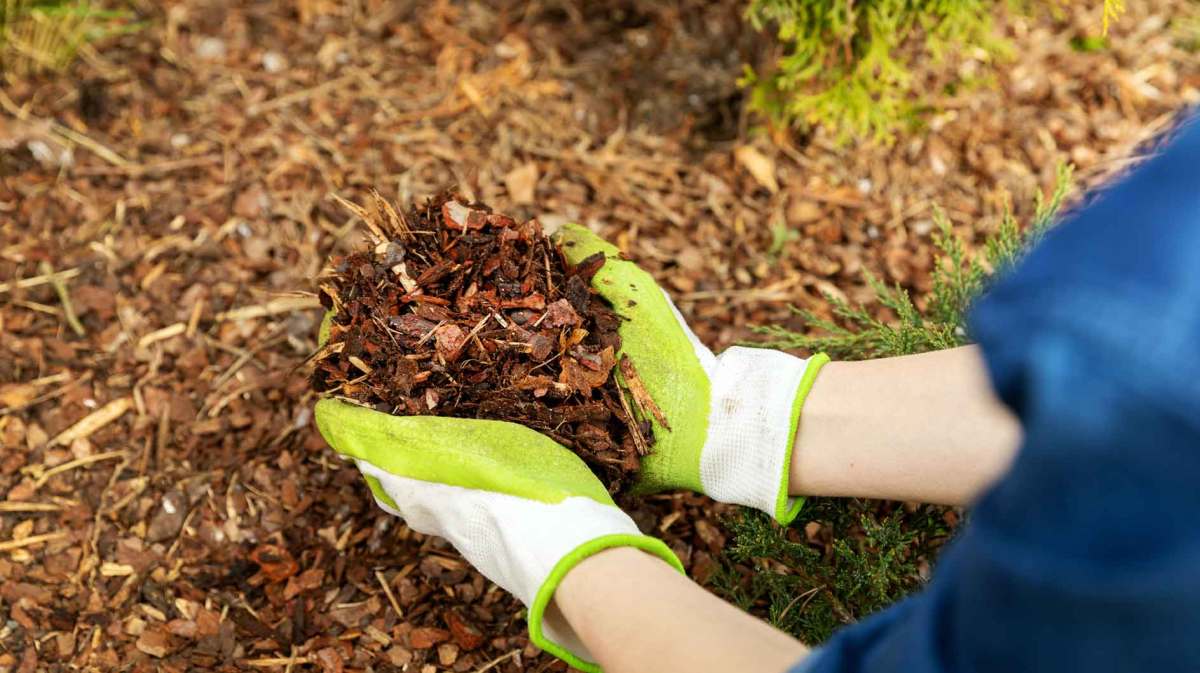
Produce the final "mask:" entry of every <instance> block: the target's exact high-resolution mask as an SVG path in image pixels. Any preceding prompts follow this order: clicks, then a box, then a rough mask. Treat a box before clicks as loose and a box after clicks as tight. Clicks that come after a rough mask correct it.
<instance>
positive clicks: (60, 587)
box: [0, 0, 1200, 673]
mask: <svg viewBox="0 0 1200 673" xmlns="http://www.w3.org/2000/svg"><path fill="white" fill-rule="evenodd" d="M1101 4H1102V3H1099V2H1094V3H1071V5H1070V7H1069V8H1066V9H1064V11H1063V12H1062V14H1061V17H1062V18H1055V17H1050V16H1048V15H1043V16H1041V17H1040V18H1039V19H1037V20H1026V19H1014V20H1012V21H1011V22H1009V24H1008V25H1007V27H1006V28H1005V30H1006V31H1007V35H1008V37H1009V38H1010V39H1012V40H1013V41H1014V43H1015V44H1016V47H1017V48H1016V49H1014V60H1013V61H1012V62H1009V63H1005V64H1001V65H1000V66H999V67H998V68H997V69H996V70H995V71H994V73H995V81H994V82H992V83H991V84H988V85H981V86H977V87H958V88H957V89H954V91H956V93H953V94H947V95H946V96H936V100H933V101H931V102H932V103H933V104H934V107H935V110H934V111H933V112H931V113H930V114H929V115H927V116H924V117H923V119H924V120H925V121H926V122H927V123H928V128H927V129H924V130H921V131H920V132H916V133H912V134H906V135H905V136H903V137H901V138H900V139H899V140H898V142H897V143H896V144H895V145H894V146H892V147H880V146H871V145H866V146H854V147H837V146H836V145H834V144H833V143H831V142H830V141H829V139H828V138H827V137H825V136H824V135H823V134H822V133H821V132H817V133H816V134H814V135H812V136H811V137H810V138H808V139H807V140H805V141H797V142H796V143H795V144H793V145H791V146H788V145H784V146H776V145H773V144H772V143H771V142H769V141H768V139H766V138H764V137H763V136H762V135H757V134H753V133H750V132H749V129H750V126H751V125H752V124H753V123H754V122H753V120H752V119H751V118H750V117H748V116H746V115H745V113H744V111H743V108H742V101H741V93H740V91H739V89H738V88H737V86H736V80H737V77H738V76H739V74H740V72H741V69H740V63H742V62H745V61H751V60H753V59H754V57H755V51H756V49H760V48H761V49H767V48H769V45H768V44H767V43H766V41H765V40H764V39H763V38H762V37H760V36H759V35H757V34H756V33H754V32H753V31H751V30H749V29H748V28H747V27H746V26H745V23H744V22H743V21H741V18H740V17H741V13H742V12H743V11H744V7H745V3H744V1H742V0H738V1H737V2H733V1H730V2H724V3H714V2H707V1H701V0H670V1H667V0H663V1H661V2H650V1H648V0H636V1H627V0H620V1H616V2H596V3H590V2H589V3H562V2H542V1H539V0H533V1H531V2H527V3H521V5H520V7H519V8H514V5H513V3H505V2H472V3H450V2H432V3H403V2H376V1H375V0H369V1H368V2H365V3H337V2H315V1H305V2H295V3H242V2H230V1H219V2H208V1H206V2H199V1H196V0H179V1H176V2H170V3H152V2H145V1H144V0H138V1H137V2H134V3H131V5H132V6H134V7H136V8H137V11H138V12H140V13H141V14H142V16H141V17H139V18H143V19H145V23H144V27H142V28H141V29H140V30H138V31H136V32H133V33H130V34H125V35H120V36H117V37H115V38H113V39H112V40H109V41H106V42H105V43H104V44H101V45H98V46H97V48H96V49H95V50H85V52H84V53H83V55H82V57H81V59H80V60H79V61H78V62H77V63H76V64H75V65H74V66H73V67H72V68H71V70H70V71H68V72H67V73H64V74H61V75H47V76H42V77H38V78H7V79H6V80H5V81H4V83H3V86H0V333H2V334H3V336H4V338H3V339H0V447H2V449H0V670H14V671H19V672H20V673H34V672H35V671H40V670H46V671H65V670H118V669H119V670H125V671H138V672H140V671H153V670H160V671H180V672H182V671H186V670H212V671H249V670H254V671H271V672H274V673H282V672H283V671H285V670H288V668H289V666H290V667H291V670H292V671H301V670H307V671H315V670H320V671H323V672H324V671H328V672H329V673H341V672H343V671H364V670H367V669H368V668H370V669H372V670H374V671H377V672H380V673H391V672H392V671H402V670H406V671H409V672H413V673H415V672H419V673H430V672H431V671H455V672H457V673H474V672H475V671H477V670H479V669H481V668H483V667H485V666H488V665H492V668H490V669H489V670H490V671H496V672H497V673H518V672H522V671H528V672H530V673H542V672H543V671H562V670H564V667H563V666H562V665H561V664H559V663H557V662H555V661H554V660H553V659H552V658H551V657H548V656H546V655H544V654H542V653H540V652H539V651H538V650H537V648H535V647H533V646H532V645H530V643H529V641H528V638H527V636H526V634H525V622H524V619H523V617H522V614H523V613H522V609H521V606H520V605H519V604H518V603H517V602H516V601H514V600H513V599H512V598H511V597H509V596H507V595H506V594H505V593H504V592H503V591H501V590H499V589H498V588H497V587H495V586H494V585H492V584H491V583H489V582H487V581H485V580H484V579H483V578H482V577H481V576H479V574H478V573H476V572H475V571H473V570H472V569H471V568H470V567H469V566H468V565H467V564H466V563H465V562H464V561H463V560H462V559H461V558H459V557H458V556H457V555H456V554H455V553H454V551H453V550H452V549H450V548H449V547H448V546H447V545H446V543H445V542H444V541H442V540H439V539H435V538H428V537H426V536H423V535H420V534H417V533H414V532H412V531H411V530H409V529H408V528H407V527H406V526H405V525H404V524H403V522H402V521H400V520H398V519H397V518H396V517H393V516H391V515H388V514H387V513H386V512H382V511H381V510H379V508H378V507H376V506H375V504H374V503H373V502H372V501H371V499H370V495H369V493H368V491H367V489H366V488H365V487H364V486H363V484H362V479H361V477H360V476H359V475H358V473H357V470H355V469H354V467H353V465H349V464H347V463H345V462H344V461H340V460H337V459H336V457H335V456H334V455H333V453H332V452H331V451H330V450H329V447H328V446H327V445H326V444H325V442H324V441H323V440H322V439H321V437H320V436H319V434H318V433H317V431H316V429H315V428H314V427H313V423H312V406H313V403H314V400H315V398H316V396H315V394H313V393H312V392H311V389H310V386H309V382H308V380H307V377H306V375H305V370H304V369H303V367H301V366H300V365H301V364H302V363H303V362H304V361H305V359H306V358H308V357H309V356H310V355H311V354H312V353H313V352H314V351H316V350H317V349H318V345H317V343H316V338H315V335H316V332H317V326H318V325H319V323H320V320H321V316H322V314H323V309H322V307H321V305H320V302H319V300H318V297H316V296H314V295H313V294H311V293H309V292H308V291H309V290H311V289H312V281H313V279H314V278H317V277H318V276H319V274H320V273H321V270H322V268H323V267H324V265H325V264H326V262H327V260H328V259H329V258H330V257H331V256H337V255H349V254H352V253H353V252H354V251H355V250H358V249H361V247H362V246H363V245H367V244H368V243H367V242H366V240H365V237H366V234H365V233H364V228H363V226H362V224H361V222H360V221H359V219H358V218H353V217H351V218H347V215H346V213H345V210H344V209H343V208H342V207H341V206H340V205H339V204H338V203H336V202H335V201H334V200H332V199H330V198H329V196H328V195H329V194H331V193H336V194H341V195H343V196H344V197H345V198H347V199H349V200H351V201H355V202H358V203H367V202H368V201H369V200H370V191H369V190H370V188H371V187H375V188H378V189H380V190H381V191H383V193H384V194H385V195H386V196H387V197H388V198H389V199H392V200H393V201H395V202H399V203H407V202H409V201H410V200H411V199H413V198H414V197H420V196H423V195H426V194H433V193H436V192H437V190H438V189H439V188H441V187H442V186H444V185H447V184H456V185H458V189H459V190H461V191H462V193H463V194H464V196H465V197H466V198H468V199H470V200H472V201H482V202H486V203H489V204H491V205H493V206H495V207H496V208H497V209H499V210H501V211H502V212H505V213H508V214H509V215H512V216H514V218H516V219H522V220H523V219H528V218H531V217H535V216H536V217H537V218H538V219H539V220H540V221H541V222H543V223H544V224H546V225H547V227H550V226H551V225H552V223H553V222H554V221H555V220H557V221H566V220H570V221H576V222H581V223H583V224H585V225H586V226H588V227H590V228H591V229H593V230H594V231H597V232H599V233H600V234H601V235H603V236H604V237H605V238H607V239H608V240H610V241H613V242H614V243H615V244H616V245H617V246H618V247H619V248H620V249H621V250H622V251H623V252H625V254H627V255H628V256H629V257H630V258H632V259H635V260H636V261H637V262H638V264H639V265H640V266H642V267H643V268H646V269H647V270H648V271H649V272H650V273H652V274H653V275H654V276H655V278H656V279H657V280H658V281H659V282H660V283H661V284H662V285H663V287H664V288H666V290H667V291H668V292H670V293H671V295H672V297H673V298H674V299H675V300H676V304H677V305H678V306H679V309H680V312H681V313H682V314H683V315H684V317H685V318H687V319H688V321H689V323H690V324H691V325H693V327H694V328H695V330H696V333H697V335H698V336H699V338H700V339H702V340H703V341H704V342H705V343H706V344H708V345H709V346H711V347H713V348H714V349H716V350H720V349H722V348H724V347H725V346H728V345H729V344H731V343H732V342H734V341H737V340H739V339H745V338H749V337H752V336H753V335H752V333H751V331H750V329H749V327H750V326H751V325H755V324H784V325H790V326H792V327H798V326H799V325H798V324H796V322H795V318H794V316H793V315H792V313H791V312H790V311H789V309H788V306H789V304H797V305H800V306H802V307H805V308H808V309H812V310H815V311H827V307H826V305H825V302H824V300H823V299H822V297H821V293H822V292H826V291H828V292H835V293H840V294H841V295H844V296H846V297H848V298H850V299H853V300H869V298H870V296H871V293H870V291H869V288H867V287H866V284H865V282H864V274H863V272H864V271H870V272H872V273H873V274H874V275H876V276H877V277H880V278H883V279H885V280H886V281H887V282H889V283H899V284H901V285H902V286H903V287H905V288H907V289H909V290H910V291H912V292H913V293H914V295H915V296H917V297H918V298H920V297H921V296H922V293H924V292H926V291H927V290H928V277H929V270H930V267H931V262H930V250H931V245H932V243H931V237H932V233H933V231H934V227H933V225H932V222H931V218H930V215H931V209H932V208H933V207H934V206H935V205H939V204H940V205H941V206H943V207H944V208H945V211H946V214H947V216H948V217H949V218H950V220H951V221H952V222H953V224H954V227H955V230H956V231H957V232H958V233H960V234H961V235H962V236H963V237H964V238H965V239H966V240H967V242H968V244H969V245H970V244H972V243H974V242H977V241H978V240H979V239H980V238H981V237H982V236H984V235H985V234H986V233H987V232H988V231H989V229H990V228H992V227H994V226H995V225H996V224H997V223H998V222H999V219H1000V214H1001V212H1002V208H1003V205H1004V203H1005V202H1006V201H1008V200H1009V197H1011V203H1012V205H1013V207H1014V209H1015V210H1016V215H1017V217H1018V218H1023V217H1025V216H1026V215H1027V214H1028V213H1029V212H1030V209H1031V203H1032V200H1031V198H1030V196H1031V194H1032V193H1033V192H1034V191H1035V190H1036V189H1038V188H1042V189H1045V188H1047V187H1049V186H1050V184H1052V182H1053V177H1054V169H1055V165H1056V164H1057V162H1058V161H1060V160H1063V159H1068V160H1071V161H1074V162H1075V163H1076V165H1077V167H1078V168H1079V171H1078V173H1077V174H1078V175H1080V176H1083V177H1084V178H1085V179H1086V180H1088V181H1093V180H1096V179H1100V178H1102V177H1103V176H1105V175H1108V174H1111V173H1112V172H1113V171H1118V170H1121V169H1122V168H1124V167H1125V166H1127V165H1128V162H1129V161H1130V156H1129V155H1130V152H1131V151H1132V148H1134V147H1136V146H1137V144H1138V143H1139V142H1140V141H1141V140H1142V139H1143V138H1146V137H1148V136H1151V135H1153V134H1154V133H1156V132H1157V131H1158V129H1160V128H1162V127H1163V126H1164V125H1165V124H1167V123H1169V121H1170V119H1171V117H1172V116H1173V115H1174V114H1175V113H1176V112H1177V111H1178V110H1179V109H1180V108H1181V107H1183V106H1184V105H1187V104H1195V103H1196V102H1198V101H1200V59H1197V58H1196V56H1195V54H1194V53H1191V52H1188V51H1187V50H1186V48H1185V46H1181V45H1185V44H1186V40H1185V38H1186V36H1185V35H1184V34H1183V32H1182V31H1183V29H1184V26H1182V25H1177V24H1176V23H1175V22H1174V19H1175V18H1176V17H1183V16H1186V15H1187V12H1189V11H1192V9H1193V8H1194V5H1195V3H1193V2H1190V0H1161V1H1157V2H1147V1H1144V2H1133V1H1132V0H1131V2H1129V3H1128V5H1129V12H1128V13H1127V14H1126V15H1125V16H1124V17H1122V19H1121V20H1120V21H1117V22H1116V23H1115V24H1114V25H1113V27H1112V30H1111V32H1110V35H1109V38H1108V42H1109V47H1108V49H1106V50H1103V51H1100V52H1095V53H1081V52H1077V51H1075V50H1074V49H1072V47H1071V39H1072V38H1073V37H1076V36H1080V35H1094V34H1095V32H1096V31H1097V30H1098V26H1099V25H1100V16H1099V8H1100V5H1101ZM968 65H971V64H969V63H968V64H964V66H963V69H962V71H961V73H962V75H963V77H964V78H966V79H970V80H972V81H979V77H978V75H979V74H980V73H981V72H993V71H992V70H991V69H990V66H987V67H985V66H986V64H978V63H976V64H974V66H978V67H977V69H976V70H974V71H972V70H970V69H969V68H968V67H967V66H968ZM917 76H919V77H926V78H928V79H929V81H930V84H929V86H927V87H925V88H926V89H927V90H929V91H943V90H947V91H949V89H943V87H942V83H943V82H942V80H938V79H936V76H935V75H932V74H928V73H917ZM872 310H873V311H874V312H875V314H876V315H877V316H878V317H880V318H883V319H887V317H888V316H887V314H886V312H885V311H883V310H881V309H880V308H879V307H878V306H873V307H872ZM76 328H78V329H76ZM728 511H729V508H726V507H723V506H719V505H714V504H713V503H712V502H711V501H709V500H708V499H706V498H703V497H701V496H697V495H693V494H688V493H671V494H661V495H656V496H652V497H649V498H646V499H644V500H642V501H640V502H639V503H637V504H636V505H635V506H633V507H632V508H631V510H630V512H631V515H632V516H633V517H634V519H635V520H637V521H638V523H639V525H641V526H642V527H643V529H644V530H646V531H647V532H651V533H653V534H655V535H659V536H661V537H662V538H663V539H665V540H666V542H667V544H669V545H670V546H671V548H672V549H673V550H674V551H675V552H676V554H677V555H678V556H679V557H680V559H681V560H682V561H683V563H684V565H685V567H686V568H687V570H688V572H689V574H690V576H692V577H694V578H696V579H697V580H698V581H701V582H702V583H703V582H704V581H705V579H706V578H707V577H709V575H710V573H711V572H712V569H713V566H714V564H715V561H714V558H715V556H716V555H718V554H719V553H720V550H721V549H722V547H723V546H724V542H725V537H724V536H725V534H724V533H723V532H722V530H721V527H720V519H721V517H722V515H723V514H724V513H727V512H728ZM799 532H800V533H801V536H800V537H799V538H798V540H799V542H801V543H806V544H810V545H811V546H812V548H813V549H814V550H816V551H818V552H821V553H826V554H830V555H832V554H833V552H832V550H831V547H830V545H831V544H832V541H830V540H826V539H824V538H820V537H818V538H808V539H806V538H805V537H804V536H803V533H804V531H799ZM814 539H815V540H816V541H813V540H814ZM746 572H747V574H749V573H750V569H749V568H747V569H746ZM805 609H806V604H805V603H804V601H799V602H798V603H797V604H796V606H795V607H794V608H792V610H793V612H795V611H803V610H805Z"/></svg>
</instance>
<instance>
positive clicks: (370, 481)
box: [363, 474, 400, 512]
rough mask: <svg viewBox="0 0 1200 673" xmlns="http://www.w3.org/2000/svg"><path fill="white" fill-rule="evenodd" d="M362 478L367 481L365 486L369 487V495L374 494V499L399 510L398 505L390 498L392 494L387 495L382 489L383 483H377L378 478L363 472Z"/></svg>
mask: <svg viewBox="0 0 1200 673" xmlns="http://www.w3.org/2000/svg"><path fill="white" fill-rule="evenodd" d="M363 480H365V481H366V482H367V488H369V489H371V495H373V496H375V499H376V500H378V501H379V502H382V503H383V504H385V505H387V506H388V507H391V508H392V509H394V510H396V511H397V512H399V511H400V506H399V505H397V504H396V501H395V500H392V496H390V495H388V493H387V491H385V490H383V484H381V483H379V479H378V478H376V477H372V476H371V475H369V474H364V475H363Z"/></svg>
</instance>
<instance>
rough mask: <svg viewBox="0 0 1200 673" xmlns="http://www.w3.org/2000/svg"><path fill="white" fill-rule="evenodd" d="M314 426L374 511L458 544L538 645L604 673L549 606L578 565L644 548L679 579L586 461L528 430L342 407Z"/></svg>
mask: <svg viewBox="0 0 1200 673" xmlns="http://www.w3.org/2000/svg"><path fill="white" fill-rule="evenodd" d="M316 421H317V428H318V429H319V430H320V431H321V435H322V436H324V437H325V440H326V441H328V442H329V445H330V446H332V447H333V448H334V449H335V450H336V451H337V452H338V453H339V454H341V455H342V456H343V457H346V458H349V459H351V460H354V461H355V462H356V463H357V464H358V468H359V470H361V471H362V473H363V476H364V477H366V481H367V485H368V486H369V487H370V489H371V492H372V493H373V494H374V496H375V500H376V502H378V503H379V505H380V507H382V508H384V509H385V510H387V511H389V512H391V513H393V514H396V515H398V516H401V517H403V518H404V520H405V522H406V523H407V524H408V527H409V528H411V529H413V530H415V531H418V532H421V533H426V534H428V535H438V536H440V537H443V538H445V539H446V540H448V541H449V542H450V544H452V545H454V548H455V549H457V550H458V551H459V553H460V554H462V555H463V557H464V558H466V559H467V560H468V561H470V562H471V564H472V565H474V566H475V567H476V568H477V569H478V570H479V572H481V573H483V575H484V576H485V577H487V578H488V579H490V580H491V581H493V582H495V583H496V584H499V585H500V586H501V587H503V588H504V589H506V590H508V591H509V592H510V593H512V594H513V595H514V596H516V597H517V598H518V599H520V600H521V602H522V603H524V604H525V605H526V606H527V607H528V608H529V615H528V622H529V637H530V639H531V640H532V641H533V642H534V644H535V645H537V646H538V647H540V648H542V649H543V650H545V651H547V652H549V653H551V654H553V655H554V656H556V657H558V658H560V659H562V660H563V661H565V662H567V663H568V664H570V665H572V666H574V667H576V668H578V669H580V670H583V671H599V670H600V669H599V666H597V665H596V664H595V663H593V658H592V656H591V655H590V654H589V653H588V651H587V648H586V647H584V645H583V644H582V643H581V642H580V640H579V638H578V636H576V634H575V632H574V631H573V630H572V629H571V627H570V626H569V625H568V624H567V623H566V622H565V621H562V620H561V618H560V619H557V620H556V619H552V618H551V617H550V616H549V615H547V612H546V606H547V605H548V604H549V603H550V600H551V598H552V597H553V596H554V591H555V589H556V588H557V587H558V584H559V582H560V581H561V580H562V578H563V577H564V576H565V575H566V574H567V572H568V571H569V570H571V568H573V567H574V566H575V565H576V564H577V563H579V562H580V561H582V560H583V559H585V558H587V557H588V556H591V555H592V554H595V553H596V552H598V551H600V550H603V549H607V548H610V547H620V546H628V547H636V548H638V549H641V550H643V551H646V552H648V553H650V554H653V555H655V556H658V557H660V558H662V559H663V560H665V561H666V562H667V563H669V564H671V565H672V566H673V567H674V568H675V569H676V570H679V571H680V572H683V566H682V565H681V564H680V563H679V559H677V558H676V557H675V555H674V554H673V553H672V552H671V550H670V549H669V548H668V547H667V546H666V544H664V543H663V542H662V541H661V540H659V539H657V538H653V537H650V536H647V535H643V534H642V533H641V532H640V531H639V530H638V528H637V526H636V525H635V524H634V522H633V520H632V519H630V518H629V515H627V514H626V513H625V512H623V511H621V510H620V509H618V508H617V506H616V505H615V504H613V501H612V498H611V497H610V496H609V494H608V491H607V490H605V488H604V485H603V484H601V483H600V480H599V479H597V478H596V476H595V475H594V474H592V472H591V470H590V469H588V467H587V465H585V464H584V463H583V461H582V460H580V459H579V457H578V456H576V455H575V454H573V453H571V452H570V451H569V450H567V449H566V448H565V447H563V446H560V445H559V444H557V443H555V442H554V440H552V439H550V438H549V437H546V436H545V435H542V434H540V433H538V432H535V431H533V430H530V429H528V428H526V427H524V426H520V425H517V424H514V423H505V422H501V421H489V420H477V419H466V418H447V417H440V416H406V417H399V416H392V415H390V414H385V413H382V412H378V411H374V410H371V409H367V408H365V407H359V406H356V405H352V404H349V403H346V402H342V401H339V400H334V399H324V400H321V401H319V402H317V406H316Z"/></svg>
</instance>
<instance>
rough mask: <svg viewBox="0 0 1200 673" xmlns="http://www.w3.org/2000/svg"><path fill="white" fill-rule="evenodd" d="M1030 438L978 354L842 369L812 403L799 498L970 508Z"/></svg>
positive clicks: (806, 413)
mask: <svg viewBox="0 0 1200 673" xmlns="http://www.w3.org/2000/svg"><path fill="white" fill-rule="evenodd" d="M1020 436H1021V432H1020V426H1019V425H1018V423H1017V420H1016V418H1015V417H1014V416H1012V415H1011V414H1010V413H1009V412H1008V410H1007V409H1006V408H1005V407H1004V406H1002V405H1001V404H1000V402H999V401H998V400H996V398H995V397H994V396H993V394H992V390H991V385H990V383H989V381H988V378H987V372H986V369H985V368H984V364H983V360H982V358H981V357H980V354H979V349H978V348H977V347H974V346H968V347H964V348H955V349H951V350H945V351H938V352H934V353H924V354H921V355H910V356H904V357H895V358H885V359H881V360H868V361H864V362H833V363H830V364H828V365H826V366H825V368H824V369H822V370H821V373H820V375H819V376H818V378H817V381H816V383H815V385H814V386H813V388H812V391H811V392H810V393H809V395H808V398H807V399H806V400H805V402H804V409H803V412H802V414H801V418H800V426H799V428H798V430H797V432H796V439H795V444H794V448H793V450H792V462H791V470H790V481H789V491H790V492H791V494H792V495H830V496H854V497H868V498H886V499H891V500H915V501H920V502H932V503H940V504H953V505H965V504H967V503H969V502H971V501H972V500H973V499H974V498H975V496H976V495H978V493H979V492H980V491H982V490H983V489H984V488H985V487H986V486H987V485H989V484H990V483H991V482H992V481H994V480H995V479H996V478H997V477H999V476H1000V474H1002V473H1003V472H1004V470H1005V469H1007V467H1008V465H1009V463H1010V462H1011V460H1012V457H1013V454H1014V453H1015V451H1016V448H1017V446H1018V442H1019V441H1020Z"/></svg>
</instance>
